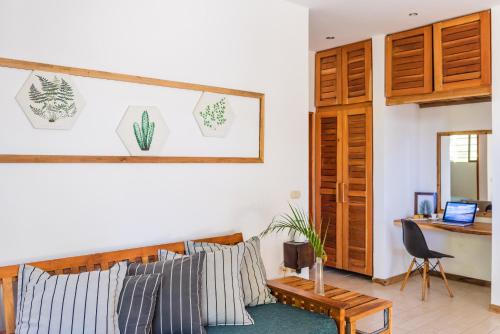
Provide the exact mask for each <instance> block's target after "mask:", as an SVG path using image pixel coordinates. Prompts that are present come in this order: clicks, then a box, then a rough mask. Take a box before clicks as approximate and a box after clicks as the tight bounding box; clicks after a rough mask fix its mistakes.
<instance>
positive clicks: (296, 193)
mask: <svg viewBox="0 0 500 334" xmlns="http://www.w3.org/2000/svg"><path fill="white" fill-rule="evenodd" d="M290 198H291V199H299V198H300V191H299V190H292V191H291V192H290Z"/></svg>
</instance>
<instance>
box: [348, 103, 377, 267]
mask: <svg viewBox="0 0 500 334" xmlns="http://www.w3.org/2000/svg"><path fill="white" fill-rule="evenodd" d="M343 123H344V124H343V145H342V150H343V157H344V159H343V166H342V169H343V170H342V172H343V184H342V188H343V189H342V191H341V193H342V202H343V213H342V216H343V233H342V234H343V251H342V252H343V267H344V269H346V270H349V271H354V272H358V273H361V274H365V275H372V272H373V269H372V234H373V233H372V229H373V227H372V108H371V107H370V106H366V107H356V108H353V109H350V110H348V111H346V113H345V116H344V118H343Z"/></svg>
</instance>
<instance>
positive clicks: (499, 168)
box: [489, 6, 500, 305]
mask: <svg viewBox="0 0 500 334" xmlns="http://www.w3.org/2000/svg"><path fill="white" fill-rule="evenodd" d="M491 22H492V25H491V29H492V31H491V33H492V38H491V41H492V52H491V53H492V57H491V59H492V60H493V68H492V79H493V99H492V109H493V115H492V119H493V121H492V124H493V135H492V142H491V146H490V147H491V152H494V154H490V155H489V156H490V157H491V164H492V168H491V171H492V173H491V177H492V179H493V184H492V199H493V208H495V207H497V208H498V207H500V201H499V200H498V199H499V198H500V155H499V154H498V151H499V148H500V138H499V136H498V135H499V134H500V114H499V110H500V64H499V63H498V61H495V60H498V59H500V58H499V57H500V6H496V7H493V8H492V9H491ZM496 217H497V215H496V214H495V213H494V214H493V237H492V252H491V253H492V259H491V263H492V268H491V281H492V285H491V303H492V304H495V305H500V220H498V219H496Z"/></svg>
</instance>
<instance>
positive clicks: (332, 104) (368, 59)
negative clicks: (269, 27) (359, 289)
mask: <svg viewBox="0 0 500 334" xmlns="http://www.w3.org/2000/svg"><path fill="white" fill-rule="evenodd" d="M315 79H316V87H315V93H316V107H317V108H316V115H315V126H314V138H315V142H314V149H313V150H312V151H313V152H314V157H313V159H314V170H315V172H314V188H313V189H314V215H315V219H316V222H321V224H318V226H317V227H318V230H319V231H320V233H321V235H322V236H323V237H324V238H325V250H326V253H327V257H328V259H327V261H326V265H327V266H330V267H335V268H339V269H344V270H349V271H354V272H358V273H361V274H365V275H372V273H373V265H372V256H373V251H372V234H373V233H372V229H373V224H372V104H371V101H372V43H371V40H368V41H363V42H359V43H354V44H349V45H345V46H341V47H337V48H335V49H329V50H325V51H320V52H318V53H316V78H315ZM327 226H328V227H327Z"/></svg>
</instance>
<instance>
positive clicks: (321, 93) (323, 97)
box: [315, 49, 342, 107]
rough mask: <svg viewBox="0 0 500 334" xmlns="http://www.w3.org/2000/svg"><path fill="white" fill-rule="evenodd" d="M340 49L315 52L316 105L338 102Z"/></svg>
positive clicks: (328, 104) (339, 99) (339, 97)
mask: <svg viewBox="0 0 500 334" xmlns="http://www.w3.org/2000/svg"><path fill="white" fill-rule="evenodd" d="M340 57H341V51H340V49H332V50H326V51H322V52H318V53H316V89H315V91H316V106H317V107H323V106H333V105H336V104H340V103H341V101H342V95H341V89H342V85H341V80H342V79H341V78H342V77H341V61H340Z"/></svg>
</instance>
